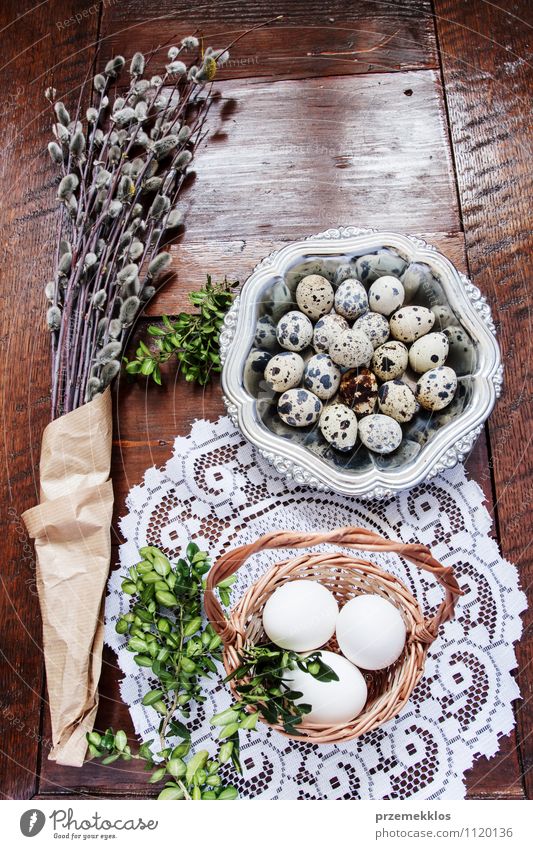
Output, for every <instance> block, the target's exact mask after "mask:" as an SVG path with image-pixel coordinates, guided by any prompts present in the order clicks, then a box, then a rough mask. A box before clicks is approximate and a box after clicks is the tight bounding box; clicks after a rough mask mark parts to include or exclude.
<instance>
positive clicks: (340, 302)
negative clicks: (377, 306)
mask: <svg viewBox="0 0 533 849" xmlns="http://www.w3.org/2000/svg"><path fill="white" fill-rule="evenodd" d="M335 310H336V311H337V312H338V313H339V315H342V316H344V318H348V319H350V321H354V320H355V319H356V318H359V316H360V315H363V313H365V312H368V295H367V293H366V289H365V287H364V286H363V284H362V283H360V282H359V280H356V279H355V278H354V277H350V278H348V280H345V281H344V282H343V283H341V285H340V286H339V288H338V289H337V291H336V292H335Z"/></svg>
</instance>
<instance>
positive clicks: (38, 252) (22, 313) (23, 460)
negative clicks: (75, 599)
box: [0, 0, 98, 799]
mask: <svg viewBox="0 0 533 849" xmlns="http://www.w3.org/2000/svg"><path fill="white" fill-rule="evenodd" d="M86 5H87V4H86V3H85V2H82V0H51V2H49V3H46V4H42V3H41V4H37V5H36V6H35V7H34V8H33V9H30V8H29V7H28V9H27V14H25V15H24V16H23V17H21V18H20V20H18V19H17V18H18V16H19V14H20V12H21V7H20V4H19V3H16V2H12V0H8V1H7V2H5V3H2V6H1V10H0V28H4V29H2V65H3V66H4V67H3V70H2V72H1V80H2V92H3V94H2V108H1V111H2V122H1V126H0V133H1V136H2V140H1V141H2V157H1V160H0V193H1V197H2V217H3V225H2V235H1V240H0V262H1V267H2V283H1V289H0V306H1V309H0V346H1V351H2V356H1V357H0V372H1V378H0V386H1V393H2V405H3V422H2V427H3V434H4V438H3V440H2V445H3V450H2V464H1V465H2V472H1V477H2V481H1V493H2V495H1V497H2V503H3V506H4V508H5V509H4V511H3V512H2V520H1V522H2V524H1V532H2V542H3V551H2V577H3V581H2V593H1V595H0V621H1V622H2V629H3V633H4V639H3V641H2V642H3V648H2V663H1V664H0V692H1V697H0V725H1V731H0V736H1V738H2V746H1V748H2V758H1V759H0V785H1V787H2V793H3V795H4V796H9V797H12V798H17V799H21V798H29V797H31V796H32V795H33V794H34V792H35V788H36V772H37V768H38V744H39V740H40V737H41V735H42V734H43V732H42V730H41V727H40V722H39V717H40V711H41V696H42V693H43V664H42V653H41V648H40V646H41V626H40V618H39V613H38V603H37V597H36V587H35V568H34V559H33V547H32V545H31V544H30V543H29V540H28V537H27V534H26V532H25V529H24V526H23V524H22V521H21V519H20V514H21V513H22V512H23V510H24V509H26V508H27V507H30V506H31V505H32V504H33V503H34V502H35V501H36V496H37V491H38V490H37V486H38V472H37V464H38V459H39V446H40V440H41V432H42V430H43V427H44V426H45V424H46V423H47V421H48V420H49V417H50V403H49V385H50V377H49V339H48V334H47V332H46V329H45V321H44V311H45V299H44V294H43V287H44V284H45V283H46V280H47V279H48V275H49V274H50V273H51V268H52V261H53V248H52V246H53V244H54V242H55V238H56V233H57V214H56V207H55V203H54V201H53V197H54V193H55V191H54V182H53V179H52V166H51V165H50V166H49V165H48V155H47V153H46V144H47V142H48V141H49V138H50V132H51V131H50V125H51V120H50V113H49V110H48V109H47V108H46V107H47V104H46V101H45V100H44V97H43V90H44V87H45V85H46V84H47V83H49V82H50V79H49V78H50V76H51V73H50V72H51V69H52V68H54V71H53V77H54V84H55V85H56V87H57V88H58V89H59V90H65V91H69V90H75V89H76V87H77V86H78V85H79V84H80V81H81V80H83V78H84V77H85V74H86V71H87V68H88V67H89V65H90V62H91V59H92V56H93V54H94V41H95V38H96V33H97V25H98V14H93V15H90V16H88V17H87V19H86V20H85V21H84V25H83V26H79V25H77V24H76V23H75V22H71V23H70V24H68V25H67V26H58V23H62V22H64V21H66V20H67V19H68V18H70V17H71V16H72V15H73V14H76V13H78V12H80V13H82V12H83V9H84V8H85V7H86ZM59 58H60V59H61V62H60V64H56V63H57V62H58V61H59ZM54 66H55V67H54ZM47 78H48V79H47ZM44 736H45V739H44V742H43V750H44V751H45V755H46V751H47V749H48V748H49V741H48V739H47V735H46V734H45V735H44Z"/></svg>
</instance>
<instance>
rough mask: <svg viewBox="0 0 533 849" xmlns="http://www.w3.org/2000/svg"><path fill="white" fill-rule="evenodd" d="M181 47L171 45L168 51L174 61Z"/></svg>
mask: <svg viewBox="0 0 533 849" xmlns="http://www.w3.org/2000/svg"><path fill="white" fill-rule="evenodd" d="M179 52H180V51H179V47H170V48H169V50H168V53H167V56H168V58H169V59H170V61H171V62H172V61H173V60H174V59H175V58H176V56H178V55H179Z"/></svg>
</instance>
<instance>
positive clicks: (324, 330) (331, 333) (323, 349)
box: [313, 312, 350, 354]
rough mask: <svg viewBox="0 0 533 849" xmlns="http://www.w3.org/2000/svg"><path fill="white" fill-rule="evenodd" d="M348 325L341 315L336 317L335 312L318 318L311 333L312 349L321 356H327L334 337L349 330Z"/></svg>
mask: <svg viewBox="0 0 533 849" xmlns="http://www.w3.org/2000/svg"><path fill="white" fill-rule="evenodd" d="M349 329H350V325H349V324H348V322H347V321H346V319H345V318H343V317H342V315H337V313H336V312H330V313H328V315H325V316H323V318H319V319H318V321H317V323H316V324H315V330H314V333H313V347H314V348H315V350H316V351H319V352H320V353H322V354H327V353H328V351H329V346H330V345H331V343H332V342H333V340H334V339H335V337H336V336H339V334H340V333H342V332H343V331H344V330H349Z"/></svg>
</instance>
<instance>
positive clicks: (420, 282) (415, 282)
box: [401, 262, 433, 303]
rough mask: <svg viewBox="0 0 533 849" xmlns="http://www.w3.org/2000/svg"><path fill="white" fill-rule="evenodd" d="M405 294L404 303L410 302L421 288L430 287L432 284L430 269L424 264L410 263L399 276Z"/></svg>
mask: <svg viewBox="0 0 533 849" xmlns="http://www.w3.org/2000/svg"><path fill="white" fill-rule="evenodd" d="M401 281H402V284H403V288H404V292H405V301H404V303H408V302H409V301H412V300H413V298H414V297H415V295H416V294H417V292H418V290H419V289H420V287H421V286H424V285H425V286H428V287H430V286H431V284H432V282H433V275H432V273H431V268H430V267H429V265H426V263H425V262H412V263H411V264H410V265H408V266H407V268H406V269H405V271H404V273H403V274H402V276H401Z"/></svg>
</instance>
